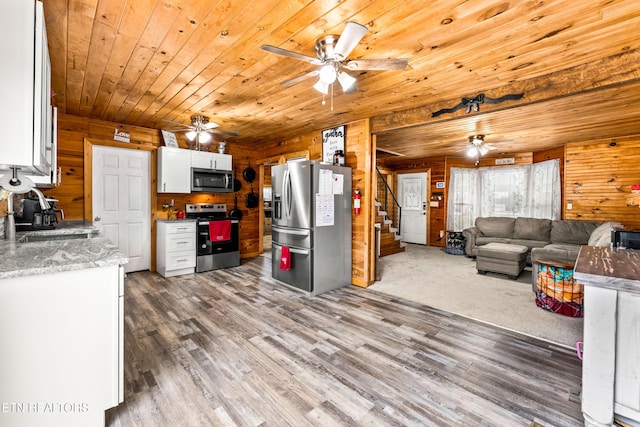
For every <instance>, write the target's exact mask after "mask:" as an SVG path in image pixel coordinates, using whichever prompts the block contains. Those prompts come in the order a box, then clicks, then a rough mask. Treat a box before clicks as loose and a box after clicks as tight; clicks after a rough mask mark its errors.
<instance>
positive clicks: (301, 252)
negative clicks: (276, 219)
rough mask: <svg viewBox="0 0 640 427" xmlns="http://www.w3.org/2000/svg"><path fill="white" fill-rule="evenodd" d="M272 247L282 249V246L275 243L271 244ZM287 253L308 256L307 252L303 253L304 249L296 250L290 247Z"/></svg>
mask: <svg viewBox="0 0 640 427" xmlns="http://www.w3.org/2000/svg"><path fill="white" fill-rule="evenodd" d="M273 246H277V247H279V248H281V247H282V245H279V244H277V243H273ZM289 252H291V253H292V254H298V255H309V251H305V250H304V249H296V248H292V247H289Z"/></svg>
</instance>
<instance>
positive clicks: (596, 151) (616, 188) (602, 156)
mask: <svg viewBox="0 0 640 427" xmlns="http://www.w3.org/2000/svg"><path fill="white" fill-rule="evenodd" d="M565 159H566V160H565V181H564V191H565V200H564V202H565V203H564V210H563V217H564V218H565V219H583V220H589V221H619V222H621V223H622V224H624V226H625V227H628V228H640V214H639V213H638V209H637V208H636V207H633V206H627V203H626V196H627V195H629V194H631V185H633V184H634V183H635V182H638V181H640V167H639V166H638V165H640V136H633V137H626V138H616V139H602V140H596V141H585V142H583V143H575V144H567V146H566V157H565ZM569 203H571V204H572V209H571V210H569V209H567V204H569Z"/></svg>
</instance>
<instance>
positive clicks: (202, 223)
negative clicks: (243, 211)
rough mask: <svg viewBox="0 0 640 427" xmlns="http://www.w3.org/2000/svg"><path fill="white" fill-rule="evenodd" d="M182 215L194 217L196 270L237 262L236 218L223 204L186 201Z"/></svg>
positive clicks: (213, 268) (224, 266) (237, 230)
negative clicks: (228, 213)
mask: <svg viewBox="0 0 640 427" xmlns="http://www.w3.org/2000/svg"><path fill="white" fill-rule="evenodd" d="M185 215H186V217H187V218H191V219H196V233H197V236H196V245H197V246H196V247H197V251H196V273H201V272H203V271H210V270H218V269H220V268H227V267H236V266H238V265H240V237H239V234H240V233H239V221H238V220H237V219H234V218H228V217H227V205H226V204H224V203H216V204H208V203H188V204H186V205H185Z"/></svg>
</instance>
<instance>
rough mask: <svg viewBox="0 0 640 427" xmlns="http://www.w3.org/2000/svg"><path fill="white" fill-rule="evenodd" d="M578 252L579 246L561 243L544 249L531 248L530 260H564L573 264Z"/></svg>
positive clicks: (552, 244) (549, 245)
mask: <svg viewBox="0 0 640 427" xmlns="http://www.w3.org/2000/svg"><path fill="white" fill-rule="evenodd" d="M579 252H580V245H571V244H563V243H551V244H548V245H547V246H545V247H544V248H533V249H532V250H531V260H532V261H534V262H537V261H539V260H564V261H571V262H575V261H576V259H577V258H578V253H579Z"/></svg>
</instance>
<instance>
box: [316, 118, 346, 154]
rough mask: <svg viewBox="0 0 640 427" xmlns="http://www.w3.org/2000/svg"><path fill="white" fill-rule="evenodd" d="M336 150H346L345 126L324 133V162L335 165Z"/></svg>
mask: <svg viewBox="0 0 640 427" xmlns="http://www.w3.org/2000/svg"><path fill="white" fill-rule="evenodd" d="M336 150H342V152H343V153H344V152H345V149H344V125H342V126H338V127H335V128H331V129H327V130H323V131H322V161H323V162H325V163H333V155H334V153H335V152H336Z"/></svg>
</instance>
